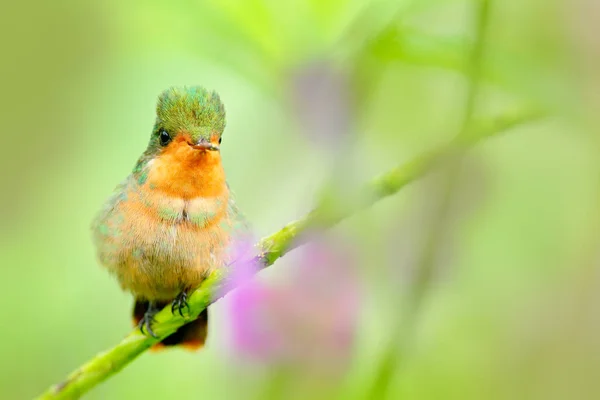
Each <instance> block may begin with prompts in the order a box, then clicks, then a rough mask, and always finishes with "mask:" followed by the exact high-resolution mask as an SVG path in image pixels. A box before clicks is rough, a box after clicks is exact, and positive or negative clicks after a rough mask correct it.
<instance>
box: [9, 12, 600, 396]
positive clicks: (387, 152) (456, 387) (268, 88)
mask: <svg viewBox="0 0 600 400" xmlns="http://www.w3.org/2000/svg"><path fill="white" fill-rule="evenodd" d="M474 3H475V1H458V0H420V1H416V0H415V1H409V0H405V1H386V0H380V1H375V0H373V1H367V0H321V1H316V0H304V1H300V0H291V1H285V2H284V1H277V0H246V1H233V0H225V1H174V2H167V1H141V0H137V1H130V2H117V1H103V2H76V1H65V0H59V1H55V2H36V3H35V4H30V3H19V2H6V3H5V4H3V5H2V8H3V9H4V10H3V11H2V12H0V15H1V16H0V21H1V22H2V23H1V24H0V43H1V48H2V49H3V50H2V51H3V56H2V62H1V63H0V82H1V87H2V95H1V96H0V113H1V114H2V121H3V135H2V139H3V146H2V147H1V152H2V157H0V170H1V172H0V179H1V180H0V188H1V191H0V221H1V224H0V266H1V268H0V299H1V300H2V302H1V304H2V306H1V307H0V321H1V323H0V339H1V340H0V398H2V399H25V398H32V397H34V396H36V395H37V394H39V393H41V392H42V391H43V390H44V389H45V388H46V387H47V386H49V385H50V384H52V383H56V382H58V381H60V380H62V379H63V378H64V377H65V376H66V375H67V374H68V373H69V372H70V371H71V370H73V369H75V368H76V367H77V366H78V365H80V364H82V363H83V362H85V361H86V360H87V359H89V358H90V357H91V356H93V355H94V354H96V353H97V352H99V351H101V350H103V349H105V348H108V347H110V346H111V345H113V344H115V343H117V342H118V341H119V340H120V339H121V338H122V337H123V336H124V335H125V334H126V333H127V332H128V331H129V330H130V321H129V314H130V307H131V298H130V296H129V295H128V294H126V293H123V292H122V291H121V290H120V289H119V287H118V285H117V283H116V281H115V280H114V279H113V278H112V277H110V276H109V275H108V274H107V272H106V271H105V270H103V269H102V268H100V267H99V264H98V262H97V261H96V258H95V252H94V249H93V247H92V242H91V237H90V236H91V235H90V223H91V220H92V218H93V217H94V215H95V213H96V212H97V211H98V210H99V209H100V207H101V205H102V203H103V201H104V200H105V198H106V197H107V196H108V195H109V194H110V193H111V191H112V190H113V188H114V187H115V185H116V184H117V183H118V182H120V181H121V180H122V179H123V178H124V177H125V176H126V175H127V174H128V173H129V172H130V171H131V169H132V168H133V166H134V164H135V161H136V160H137V157H138V156H139V155H140V154H141V152H142V151H143V150H144V149H145V146H146V143H147V140H148V137H149V134H150V131H151V128H152V125H153V122H154V106H155V101H156V96H157V95H158V93H159V92H160V91H162V90H163V89H165V88H167V87H169V86H171V85H183V84H188V85H194V84H200V85H204V86H206V87H208V88H211V89H215V90H217V91H218V92H219V93H220V95H221V98H222V100H223V101H224V103H225V105H226V109H227V121H228V122H227V128H226V131H225V136H224V142H223V152H222V153H223V157H224V163H225V168H226V171H227V174H228V179H229V183H230V185H231V186H232V188H233V189H234V191H235V192H236V194H237V198H238V203H239V205H240V207H241V208H242V209H243V210H244V212H245V213H246V215H247V216H248V218H249V219H250V220H251V222H252V224H253V225H254V227H255V229H256V230H257V233H258V234H259V235H260V236H264V235H266V234H269V233H271V232H273V231H275V230H276V229H278V228H280V227H282V226H283V225H284V224H285V223H287V222H289V221H291V220H293V219H296V218H298V217H300V216H302V215H303V214H304V213H306V212H308V211H309V210H310V209H311V207H312V206H313V205H314V203H315V198H316V195H317V193H318V192H319V188H320V186H321V185H322V183H323V182H324V181H325V179H326V177H327V176H328V175H329V173H328V172H327V171H328V170H329V168H330V167H331V155H330V153H329V152H328V151H327V150H326V149H324V148H322V147H321V146H317V145H315V143H317V144H318V140H319V139H318V138H317V139H316V140H317V141H316V142H315V138H313V137H311V136H310V135H308V134H306V132H304V131H303V128H302V123H301V122H302V121H301V118H300V117H301V116H300V117H299V113H298V112H297V110H296V108H295V106H294V102H293V99H292V98H293V84H292V83H293V82H294V77H295V76H298V74H300V75H301V74H302V72H303V71H305V70H306V69H307V68H309V67H310V66H311V65H315V64H316V65H326V66H330V67H331V68H332V70H333V71H336V74H339V75H340V76H343V77H344V79H346V80H345V81H344V82H346V83H347V89H348V93H349V94H348V97H349V98H350V99H351V101H350V103H351V106H350V107H351V123H350V126H352V130H353V133H354V135H353V136H351V137H350V138H346V139H340V140H346V141H349V142H351V145H350V146H348V147H350V148H351V150H348V152H347V153H348V154H349V155H348V159H350V160H351V161H348V162H351V163H352V164H351V168H347V169H342V173H343V174H344V173H345V174H347V175H346V176H345V178H346V179H347V180H349V181H352V182H356V183H362V182H365V181H366V180H368V179H369V177H372V176H375V175H377V174H380V173H383V172H385V171H386V170H387V169H389V168H391V167H393V166H395V165H397V164H399V163H402V162H405V161H407V160H409V159H410V158H411V157H414V156H416V155H418V154H420V153H421V152H423V151H425V150H427V149H429V148H431V147H433V146H435V145H437V144H440V143H444V142H445V141H447V140H449V139H450V138H451V137H452V136H454V135H455V134H456V132H457V130H458V129H459V127H460V121H461V116H462V112H463V107H464V106H463V104H464V101H465V94H466V88H467V78H466V74H465V71H466V70H467V69H468V63H467V60H468V52H469V49H470V48H471V45H472V43H473V39H474V37H473V31H474V30H473V26H474V21H473V19H474V15H473V9H474ZM599 22H600V6H598V5H597V4H595V2H594V1H593V0H578V1H566V0H565V1H560V0H550V1H541V0H539V1H535V0H529V1H524V0H503V1H499V0H498V1H494V2H492V12H491V21H490V25H489V35H488V38H487V41H486V42H485V52H484V54H485V58H484V60H483V72H482V95H481V96H479V97H478V99H477V105H476V116H477V117H478V118H485V117H486V116H492V115H495V114H497V113H499V112H502V110H506V109H509V110H514V109H518V108H519V107H520V106H522V105H534V106H535V107H540V108H543V109H545V110H548V111H549V112H550V113H551V115H552V116H551V117H550V118H547V119H545V120H544V121H542V122H536V123H532V124H527V125H524V126H522V127H518V128H516V129H513V130H512V131H511V132H507V133H506V134H504V135H501V136H499V137H496V138H493V139H491V140H489V141H486V142H485V143H482V144H481V145H478V146H477V147H476V148H475V149H473V150H472V151H471V152H469V154H468V155H467V156H466V158H465V159H464V160H463V162H462V163H461V167H460V170H459V172H458V176H457V179H456V184H455V185H454V187H455V190H454V191H453V193H452V195H451V201H450V203H451V207H449V210H450V211H449V212H448V215H445V216H444V218H443V220H438V219H437V218H436V216H437V214H436V210H437V209H438V208H439V207H438V206H439V204H438V203H439V200H440V199H441V198H442V197H443V193H442V190H441V189H440V188H442V187H443V186H444V185H443V184H441V183H440V182H441V181H443V178H444V177H443V176H439V175H440V174H434V176H431V177H428V178H427V179H425V180H422V181H420V182H418V183H416V184H414V185H411V186H410V187H408V188H406V189H405V190H403V191H401V192H400V193H399V194H397V195H395V196H393V197H392V198H389V199H386V200H385V201H382V202H380V203H378V204H377V205H376V206H374V207H373V208H372V209H370V210H368V211H365V212H363V213H361V214H359V215H357V216H355V217H353V218H351V219H350V220H348V221H346V222H344V224H342V225H341V226H340V228H339V229H340V230H342V231H345V232H348V234H350V235H352V236H353V237H354V238H356V239H357V240H358V241H359V243H360V244H361V245H362V246H360V248H361V251H362V253H363V257H362V258H363V260H364V263H363V264H364V265H363V266H364V268H363V270H362V272H363V277H364V281H365V286H366V288H367V289H368V290H367V295H366V298H365V299H364V309H363V310H362V314H361V321H362V323H361V328H360V332H359V341H358V345H357V349H356V354H355V357H354V362H353V364H352V366H351V370H350V373H349V375H348V377H347V379H346V380H345V381H344V383H343V385H342V388H341V395H340V396H341V397H342V398H365V397H368V396H369V393H370V387H371V386H372V384H373V381H374V380H375V378H376V376H375V375H376V372H377V371H378V368H379V367H378V366H379V365H380V363H381V362H382V357H384V355H385V353H386V351H387V350H386V349H388V346H389V343H390V342H392V343H395V344H397V345H398V348H399V349H403V350H402V351H401V357H400V362H399V365H398V368H397V369H396V370H395V372H394V373H393V375H392V379H391V382H390V391H389V396H388V397H389V398H394V399H396V398H410V399H438V398H460V399H464V398H475V399H481V398H523V399H525V398H527V399H531V398H540V399H566V398H578V399H584V398H597V397H596V396H597V395H598V394H600V380H598V379H597V376H598V371H600V318H599V316H600V310H599V307H598V304H599V301H600V290H599V289H600V275H599V272H600V271H599V270H598V268H599V266H598V253H597V249H598V227H599V225H598V222H599V219H598V212H597V207H598V194H599V193H600V192H599V190H598V189H599V187H598V183H599V180H598V177H599V174H598V172H599V171H600V165H599V163H598V149H599V147H598V144H599V142H598V138H597V129H598V126H599V122H600V121H599V120H598V119H599V118H598V112H597V110H598V106H599V105H600V96H598V93H600V72H598V71H600V68H598V67H600V39H598V37H600V35H598V33H597V32H596V29H597V28H594V27H597V26H598V23H599ZM442 175H443V174H442ZM432 232H438V233H439V232H441V235H437V236H438V240H437V241H435V243H434V244H435V254H436V257H435V260H434V264H435V271H434V272H435V273H434V276H433V277H432V278H431V282H430V284H429V290H428V291H427V292H426V294H425V295H424V299H423V301H422V302H421V306H420V307H419V308H418V310H417V313H418V317H417V318H414V319H413V322H412V324H411V326H410V328H409V327H404V329H410V330H411V332H412V333H411V334H407V335H403V336H402V337H404V336H410V339H407V340H408V342H407V343H400V342H401V340H403V339H402V338H401V337H397V336H394V335H395V331H394V329H395V326H396V323H395V319H397V316H398V313H399V312H400V309H402V304H401V303H402V293H403V292H405V291H406V290H407V284H410V275H411V273H410V272H411V270H413V269H414V268H415V264H418V262H417V261H418V259H419V257H420V255H419V252H420V251H421V248H422V247H423V246H422V243H423V242H424V241H427V238H428V237H431V234H432ZM416 260H417V261H416ZM286 262H287V261H286V259H282V260H280V261H279V262H278V263H277V265H276V266H274V268H273V269H274V271H281V270H284V269H285V267H286ZM220 308H222V306H221V305H220V304H216V305H214V306H213V307H212V308H211V318H212V321H211V323H212V326H211V330H210V333H209V345H208V347H207V348H206V349H205V350H203V351H202V352H200V353H197V354H194V353H187V352H184V351H168V352H162V353H159V354H144V355H143V356H142V357H140V359H138V360H136V361H135V362H133V363H132V364H131V365H130V366H128V367H127V368H126V369H125V370H123V371H122V372H121V373H119V374H117V375H116V376H114V377H113V378H111V379H110V380H109V381H107V382H105V383H104V384H102V385H100V386H99V387H97V388H95V389H94V390H93V391H92V392H90V393H89V394H88V396H87V398H90V399H105V398H106V399H121V398H123V399H125V398H146V399H167V398H173V397H181V398H203V399H226V398H249V397H251V396H253V393H255V392H257V391H258V390H259V389H258V387H259V386H260V385H261V382H262V381H263V377H262V376H261V375H260V374H259V373H248V371H245V370H244V368H242V367H239V366H238V365H236V364H235V363H234V362H232V361H231V360H229V359H228V358H227V357H224V355H223V354H224V352H223V351H222V347H223V340H222V337H223V329H224V326H223V324H222V321H221V318H220V317H219V309H220ZM396 342H397V343H396ZM296 395H297V396H296V397H300V394H298V393H296Z"/></svg>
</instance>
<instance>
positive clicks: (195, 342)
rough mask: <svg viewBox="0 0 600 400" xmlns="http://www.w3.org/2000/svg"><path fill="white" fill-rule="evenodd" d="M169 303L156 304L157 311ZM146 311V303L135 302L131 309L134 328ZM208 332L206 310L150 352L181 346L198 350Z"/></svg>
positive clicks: (153, 347)
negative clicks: (166, 347)
mask: <svg viewBox="0 0 600 400" xmlns="http://www.w3.org/2000/svg"><path fill="white" fill-rule="evenodd" d="M167 304H169V303H158V304H157V306H158V308H159V309H162V308H163V307H164V306H166V305H167ZM147 309H148V302H147V301H144V300H139V299H136V300H135V305H134V307H133V323H134V325H135V326H137V325H138V324H139V322H140V321H141V319H142V318H143V316H144V313H145V312H146V310H147ZM207 332H208V310H206V309H205V310H204V311H202V312H201V313H200V315H199V316H198V318H197V319H196V320H194V321H192V322H189V323H187V324H185V325H183V326H182V327H181V328H179V329H178V330H177V331H175V333H173V334H172V335H170V336H168V337H166V338H165V339H163V340H162V342H160V343H157V344H155V345H154V346H152V350H160V349H162V348H164V347H165V346H182V347H184V348H185V349H187V350H192V351H194V350H199V349H200V348H202V346H204V342H205V341H206V334H207Z"/></svg>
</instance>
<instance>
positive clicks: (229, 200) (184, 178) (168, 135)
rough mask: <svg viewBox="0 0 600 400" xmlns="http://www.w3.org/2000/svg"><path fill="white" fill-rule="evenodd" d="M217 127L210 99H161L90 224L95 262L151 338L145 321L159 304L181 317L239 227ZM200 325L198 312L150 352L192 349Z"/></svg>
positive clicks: (201, 335)
mask: <svg viewBox="0 0 600 400" xmlns="http://www.w3.org/2000/svg"><path fill="white" fill-rule="evenodd" d="M224 129H225V108H224V106H223V104H222V103H221V100H220V98H219V95H218V94H217V93H216V92H214V91H208V90H206V89H205V88H203V87H200V86H192V87H172V88H169V89H167V90H165V91H164V92H162V93H161V94H160V96H159V98H158V103H157V106H156V122H155V124H154V128H153V130H152V134H151V136H150V142H149V143H148V147H147V149H146V151H145V152H144V153H143V154H142V156H141V157H140V158H139V160H138V162H137V164H136V165H135V168H134V169H133V172H132V173H131V174H130V175H129V176H128V177H127V178H126V179H125V180H124V181H123V182H122V183H121V184H120V185H118V186H117V188H116V189H115V191H114V193H113V195H112V196H111V197H110V198H109V199H108V200H107V201H106V203H105V205H104V207H103V209H102V211H101V212H100V213H99V214H98V216H97V217H96V219H95V220H94V222H93V224H92V229H93V233H94V242H95V245H96V248H97V253H98V258H99V259H100V262H101V263H102V264H103V265H104V266H105V267H107V268H108V270H109V271H110V272H111V273H112V274H114V275H115V276H116V277H117V279H118V281H119V282H120V284H121V286H122V288H123V289H124V290H127V291H129V292H131V293H132V294H133V295H134V296H135V306H134V308H133V320H134V323H135V324H136V325H137V326H139V327H140V329H141V331H142V332H144V330H145V331H146V332H147V333H148V334H150V335H152V336H155V334H154V332H153V330H152V323H153V317H154V315H155V314H156V313H157V312H158V311H159V310H160V309H161V308H162V307H165V306H166V305H167V304H171V309H172V311H173V312H179V313H180V314H182V310H183V309H184V308H185V307H187V296H188V294H189V293H190V292H191V291H192V290H194V289H195V288H197V287H198V286H199V285H200V284H201V283H202V281H203V280H204V279H205V278H206V277H207V276H208V275H209V274H210V272H211V271H213V270H214V269H215V268H219V267H220V266H222V265H224V264H226V263H227V257H228V255H227V253H228V251H227V248H228V245H229V244H230V242H231V241H232V237H233V235H234V234H235V232H241V231H243V230H245V229H246V222H245V220H244V218H243V217H242V215H241V214H240V212H239V210H238V208H237V207H236V205H235V202H234V200H233V196H232V193H231V191H230V190H229V186H228V184H227V182H226V179H225V171H224V169H223V164H222V162H221V154H220V146H221V140H222V135H223V130H224ZM182 315H183V314H182ZM207 327H208V313H207V312H206V310H205V311H204V312H203V313H202V314H201V315H200V316H199V318H198V319H197V320H195V321H193V322H191V323H188V324H187V325H184V326H182V327H181V328H179V330H178V331H177V332H175V333H174V334H172V335H171V336H169V337H167V338H166V339H164V340H163V341H162V343H159V344H158V345H157V346H158V347H161V346H163V345H167V346H169V345H183V346H184V347H186V348H188V349H198V348H200V347H202V346H203V345H204V342H205V340H206V334H207Z"/></svg>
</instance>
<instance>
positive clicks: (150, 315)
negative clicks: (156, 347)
mask: <svg viewBox="0 0 600 400" xmlns="http://www.w3.org/2000/svg"><path fill="white" fill-rule="evenodd" d="M156 312H157V311H156V310H155V309H154V308H152V307H150V308H148V310H147V311H146V313H145V314H144V316H143V317H142V319H141V320H140V322H139V323H138V327H139V328H140V332H142V334H144V335H145V334H146V332H148V335H150V336H152V337H153V338H157V337H158V336H157V335H156V334H155V333H154V331H153V330H152V324H153V323H154V316H155V315H156ZM144 329H145V330H146V332H144Z"/></svg>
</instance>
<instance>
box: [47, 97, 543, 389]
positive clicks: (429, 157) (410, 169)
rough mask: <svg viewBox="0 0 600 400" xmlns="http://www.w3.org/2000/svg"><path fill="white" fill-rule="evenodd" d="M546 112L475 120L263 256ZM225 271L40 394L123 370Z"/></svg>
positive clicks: (215, 292)
mask: <svg viewBox="0 0 600 400" xmlns="http://www.w3.org/2000/svg"><path fill="white" fill-rule="evenodd" d="M541 116H542V114H541V113H540V112H538V111H537V110H530V109H524V110H519V111H517V112H516V113H510V114H506V115H503V116H500V117H497V118H493V119H490V120H488V121H483V122H481V123H478V124H473V127H472V129H470V130H469V133H468V134H466V135H463V137H461V138H460V139H458V140H454V141H452V142H451V143H448V144H446V145H443V146H440V147H439V148H437V149H435V150H433V151H431V152H429V153H426V154H423V155H420V156H418V157H416V158H414V159H413V160H412V161H410V162H408V163H406V164H402V165H399V166H398V167H396V168H394V169H392V170H391V171H389V172H387V173H386V174H384V175H382V176H380V177H379V178H377V179H374V180H373V181H372V182H371V183H370V184H369V185H368V186H367V187H366V188H365V189H364V195H363V197H362V201H361V202H360V203H359V204H356V205H355V207H354V208H351V209H350V208H349V209H333V210H331V209H327V207H326V206H321V207H317V208H316V209H315V210H313V211H312V212H311V213H309V214H308V215H307V216H305V217H304V218H302V219H300V220H298V221H295V222H292V223H290V224H288V225H287V226H285V227H284V228H283V229H281V230H280V231H278V232H276V233H274V234H273V235H271V236H268V237H266V238H264V239H262V240H261V241H260V242H259V243H258V244H257V247H258V249H259V250H260V258H259V261H260V262H261V264H262V265H263V266H264V267H267V266H269V265H271V264H273V263H274V262H275V261H276V260H277V259H278V258H279V257H281V256H283V255H284V254H285V253H287V252H289V251H290V250H292V249H293V248H295V247H298V246H299V245H300V244H301V242H300V241H298V240H296V239H298V235H300V234H301V233H303V232H305V231H306V230H307V229H310V228H312V227H320V228H328V227H331V226H333V225H335V224H336V223H338V222H339V221H340V220H342V219H344V218H346V217H348V216H350V215H351V214H352V213H354V212H357V211H359V210H360V209H363V208H366V207H368V206H370V205H371V204H373V203H375V202H377V201H379V200H381V199H383V198H385V197H387V196H390V195H392V194H394V193H396V192H398V191H399V190H400V189H402V188H403V187H405V186H406V185H408V184H409V183H411V182H412V181H414V180H416V179H418V178H419V177H421V176H423V175H424V174H426V173H427V172H428V171H429V170H431V169H432V168H434V167H436V166H438V165H440V162H442V161H443V160H444V159H446V158H447V157H448V156H450V155H452V154H454V153H455V152H456V150H457V148H465V147H468V146H471V145H474V144H476V143H477V142H478V141H480V140H482V139H484V138H487V137H491V136H494V135H496V134H498V133H500V132H502V131H505V130H507V129H509V128H512V127H514V126H516V125H519V124H522V123H526V122H530V121H532V120H534V119H538V118H539V117H541ZM225 273H226V270H225V269H219V270H216V271H215V272H213V273H212V274H211V275H210V276H209V277H208V279H206V280H205V281H204V282H203V283H202V285H201V286H200V287H199V288H198V289H196V291H194V293H193V294H192V295H191V296H190V298H189V314H184V317H181V316H180V315H179V314H177V313H176V314H175V315H174V314H173V313H172V312H171V307H170V306H167V307H166V308H165V309H163V310H162V311H160V312H159V313H158V314H157V315H156V317H155V320H156V323H155V324H154V325H153V328H154V332H155V333H156V335H157V336H158V338H153V337H148V336H145V335H143V334H142V333H140V331H139V329H134V330H133V331H132V332H131V333H130V334H129V335H127V336H126V337H125V339H123V340H122V341H121V343H119V344H117V345H116V346H115V347H113V348H111V349H109V350H107V351H105V352H103V353H100V354H98V355H97V356H96V357H94V358H92V359H91V360H90V361H88V362H87V363H86V364H84V365H83V366H81V367H80V368H78V369H77V370H75V371H74V372H73V373H72V374H70V375H69V376H68V377H67V378H66V379H65V380H64V381H63V382H61V383H59V384H57V385H54V386H52V387H50V388H49V389H48V390H47V391H46V392H45V393H43V394H42V395H41V396H40V397H39V398H40V399H74V398H79V397H80V396H82V395H83V394H85V393H86V392H88V391H89V390H90V389H92V388H93V387H94V386H96V385H98V384H99V383H101V382H102V381H104V380H106V379H107V378H109V377H110V376H112V375H114V374H115V373H116V372H118V371H120V370H121V369H122V368H124V367H125V366H126V365H127V364H129V363H130V362H131V361H133V360H134V359H135V358H136V357H138V356H139V355H140V354H142V353H143V352H144V351H146V350H147V349H148V348H150V347H151V346H152V345H154V344H155V343H157V342H159V341H161V340H162V339H164V338H166V337H167V336H169V335H170V334H172V333H174V332H175V331H176V330H177V328H179V327H181V326H182V325H184V324H185V323H188V322H190V321H192V320H194V319H195V318H197V317H198V315H199V314H200V312H202V311H203V310H204V309H206V308H207V307H208V306H209V305H210V304H212V303H213V302H215V301H216V300H217V299H218V298H219V296H220V295H223V294H224V292H225V289H224V276H225Z"/></svg>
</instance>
